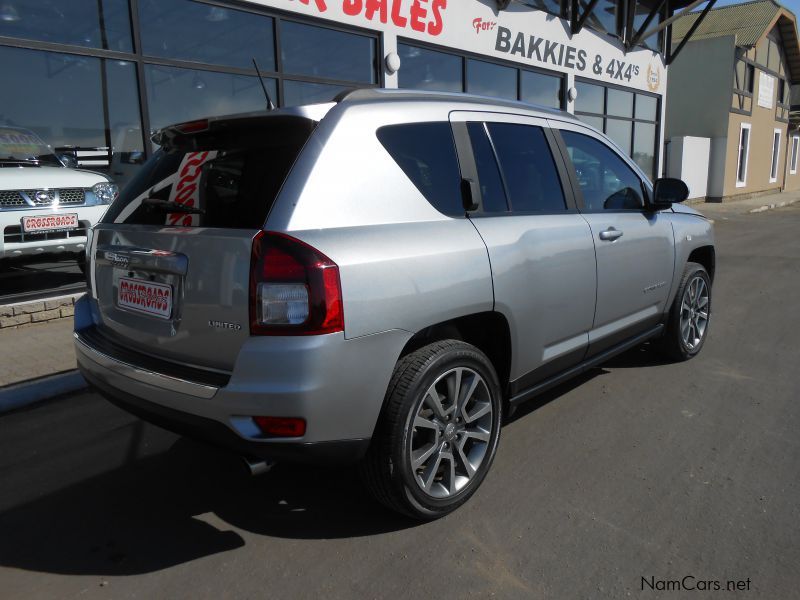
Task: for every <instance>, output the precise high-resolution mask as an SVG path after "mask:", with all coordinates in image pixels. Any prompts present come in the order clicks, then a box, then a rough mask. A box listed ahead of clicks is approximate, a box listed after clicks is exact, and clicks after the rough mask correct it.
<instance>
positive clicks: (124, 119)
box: [105, 60, 145, 187]
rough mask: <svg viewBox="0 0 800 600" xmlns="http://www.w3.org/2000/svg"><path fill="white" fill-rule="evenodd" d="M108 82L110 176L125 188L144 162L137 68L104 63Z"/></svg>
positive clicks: (119, 62) (123, 62)
mask: <svg viewBox="0 0 800 600" xmlns="http://www.w3.org/2000/svg"><path fill="white" fill-rule="evenodd" d="M105 70H106V79H107V82H108V125H109V133H110V136H111V150H112V154H111V165H110V173H109V174H110V175H111V177H112V178H113V179H114V181H116V183H117V185H119V186H120V187H122V186H123V185H125V184H126V183H127V182H128V180H129V179H131V178H132V177H133V176H134V175H135V174H136V171H137V170H138V169H139V166H140V165H142V164H143V163H144V160H145V153H144V137H143V131H142V121H141V117H140V114H141V111H140V110H139V86H138V84H137V81H136V65H135V64H134V63H132V62H126V61H119V60H107V61H105Z"/></svg>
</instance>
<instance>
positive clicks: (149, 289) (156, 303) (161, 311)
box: [117, 277, 172, 319]
mask: <svg viewBox="0 0 800 600" xmlns="http://www.w3.org/2000/svg"><path fill="white" fill-rule="evenodd" d="M117 305H118V306H120V307H122V308H126V309H128V310H132V311H135V312H140V313H144V314H146V315H151V316H153V317H158V318H159V319H169V318H170V316H171V315H172V286H171V285H164V284H161V283H153V282H152V281H145V280H143V279H130V278H128V277H120V279H119V288H118V290H117Z"/></svg>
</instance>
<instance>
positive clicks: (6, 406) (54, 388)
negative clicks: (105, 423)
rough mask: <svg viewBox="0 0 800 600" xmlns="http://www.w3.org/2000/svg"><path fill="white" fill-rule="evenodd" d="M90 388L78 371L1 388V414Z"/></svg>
mask: <svg viewBox="0 0 800 600" xmlns="http://www.w3.org/2000/svg"><path fill="white" fill-rule="evenodd" d="M86 387H88V384H87V383H86V380H85V379H84V378H83V377H82V376H81V374H80V373H79V372H78V371H77V370H72V371H66V372H64V373H57V374H55V375H48V376H46V377H40V378H38V379H31V380H29V381H23V382H22V383H15V384H13V385H9V386H6V387H4V388H0V414H3V413H6V412H9V411H12V410H17V409H19V408H24V407H26V406H30V405H32V404H35V403H37V402H42V401H43V400H49V399H51V398H55V397H57V396H63V395H65V394H71V393H72V392H77V391H80V390H83V389H85V388H86Z"/></svg>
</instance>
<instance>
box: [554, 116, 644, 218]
mask: <svg viewBox="0 0 800 600" xmlns="http://www.w3.org/2000/svg"><path fill="white" fill-rule="evenodd" d="M561 135H562V137H563V138H564V143H565V144H566V146H567V150H568V151H569V155H570V158H572V164H573V165H574V166H575V172H576V173H577V175H578V183H579V184H580V187H581V191H582V192H583V203H584V210H587V211H597V210H621V209H635V210H640V209H642V208H643V207H644V200H643V199H642V182H641V180H640V179H639V177H638V176H637V175H636V173H635V172H634V171H633V169H631V168H630V167H629V166H628V165H627V164H626V163H625V162H624V161H623V160H622V159H621V158H620V157H619V156H618V155H617V154H616V153H615V152H614V151H613V150H611V148H609V147H608V146H606V145H605V144H603V143H602V142H600V141H598V140H596V139H594V138H591V137H589V136H587V135H582V134H580V133H575V132H573V131H562V132H561Z"/></svg>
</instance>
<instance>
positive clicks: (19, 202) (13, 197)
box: [0, 190, 28, 207]
mask: <svg viewBox="0 0 800 600" xmlns="http://www.w3.org/2000/svg"><path fill="white" fill-rule="evenodd" d="M27 205H28V203H27V202H25V199H24V198H23V197H22V194H21V193H20V192H19V191H18V190H0V207H4V206H9V207H11V206H27Z"/></svg>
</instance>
